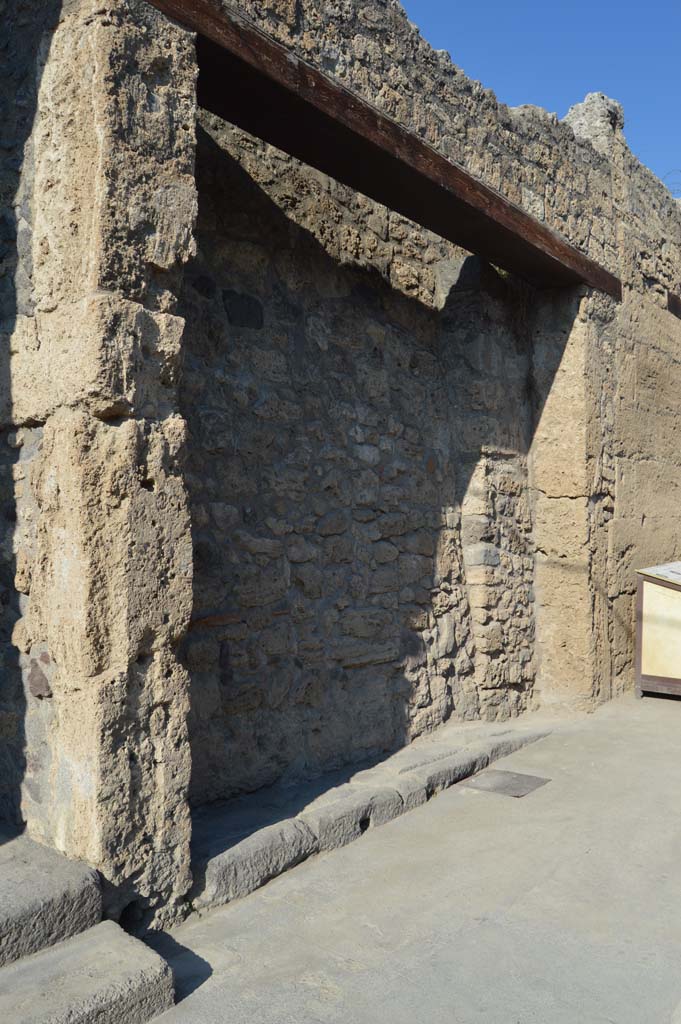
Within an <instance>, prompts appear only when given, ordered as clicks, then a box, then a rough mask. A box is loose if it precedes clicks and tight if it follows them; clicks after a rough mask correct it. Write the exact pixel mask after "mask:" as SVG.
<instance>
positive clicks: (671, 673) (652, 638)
mask: <svg viewBox="0 0 681 1024" xmlns="http://www.w3.org/2000/svg"><path fill="white" fill-rule="evenodd" d="M674 564H675V565H679V563H678V562H677V563H674ZM647 573H648V570H646V574H647ZM651 575H652V573H651ZM660 578H663V577H660ZM641 672H642V674H643V675H644V676H660V677H661V678H663V679H679V678H681V590H671V589H670V588H669V587H659V586H657V585H656V584H655V583H653V582H652V580H651V581H648V580H645V581H644V583H643V629H642V634H641Z"/></svg>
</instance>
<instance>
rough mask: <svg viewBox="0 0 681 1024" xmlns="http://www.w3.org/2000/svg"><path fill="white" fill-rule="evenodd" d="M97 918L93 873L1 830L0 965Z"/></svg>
mask: <svg viewBox="0 0 681 1024" xmlns="http://www.w3.org/2000/svg"><path fill="white" fill-rule="evenodd" d="M101 916H102V896H101V892H100V887H99V879H98V877H97V873H96V871H93V870H92V868H89V867H87V865H85V864H80V863H78V862H76V861H70V860H67V859H66V858H65V857H62V856H61V855H60V854H58V853H55V851H54V850H49V849H47V848H46V847H44V846H40V844H39V843H34V842H32V840H30V839H27V838H26V837H25V836H19V837H18V838H12V837H11V835H10V834H9V833H4V832H3V831H1V830H0V967H2V966H4V965H5V964H9V963H11V962H12V961H14V960H18V959H19V958H20V957H22V956H28V955H29V954H30V953H36V952H38V950H41V949H44V948H45V947H46V946H52V945H54V944H55V943H56V942H61V941H62V940H63V939H68V938H69V937H70V936H72V935H76V934H77V933H78V932H82V931H85V929H86V928H90V927H91V926H92V925H94V924H97V922H98V921H99V920H100V918H101ZM8 1019H9V1018H8Z"/></svg>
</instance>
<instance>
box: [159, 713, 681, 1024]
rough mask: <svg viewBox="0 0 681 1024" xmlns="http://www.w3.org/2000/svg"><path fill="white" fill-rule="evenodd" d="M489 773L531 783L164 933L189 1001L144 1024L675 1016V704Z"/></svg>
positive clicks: (293, 874)
mask: <svg viewBox="0 0 681 1024" xmlns="http://www.w3.org/2000/svg"><path fill="white" fill-rule="evenodd" d="M499 770H507V771H513V772H518V773H523V774H530V775H533V776H538V777H541V778H544V779H549V780H550V781H549V782H548V783H546V784H545V785H542V786H540V787H539V788H537V789H535V790H534V791H533V792H531V793H529V795H527V796H525V797H523V798H522V799H514V798H512V797H510V796H508V795H504V794H502V793H499V792H486V791H483V790H480V789H475V788H471V786H470V785H469V784H467V783H465V782H464V783H461V784H459V785H458V786H455V787H454V788H453V789H450V790H448V791H447V792H445V793H443V794H441V795H439V796H437V797H436V798H435V799H433V800H431V802H430V803H428V804H426V805H424V806H422V807H419V808H417V809H416V810H414V811H412V812H410V813H409V814H406V815H405V816H403V817H401V818H398V819H396V820H395V821H392V822H390V823H389V824H387V825H385V826H383V827H382V828H378V829H375V830H374V829H369V831H368V832H367V833H366V834H365V835H364V836H363V837H362V838H361V839H360V840H358V841H357V842H355V843H354V844H352V845H351V846H348V847H346V848H344V849H341V850H335V851H333V852H331V853H328V854H322V855H320V856H317V857H314V858H312V859H310V860H308V861H306V862H305V863H304V864H302V865H300V866H299V867H297V868H295V869H294V870H292V871H290V872H289V873H288V874H286V875H283V876H282V877H280V878H278V879H276V880H274V881H273V882H271V883H269V884H268V885H267V886H266V887H265V888H264V889H261V890H259V891H258V892H256V893H253V894H252V895H251V896H248V897H246V898H245V899H243V900H240V901H238V902H236V903H233V904H231V905H230V906H227V907H224V908H222V909H219V910H215V911H212V912H210V913H209V914H207V915H206V916H205V917H204V918H196V919H193V920H191V921H188V922H187V923H186V924H185V925H183V926H182V927H180V928H178V929H176V930H175V931H174V932H173V933H172V940H173V941H172V945H173V948H174V950H175V956H174V964H173V966H174V967H175V968H176V971H177V978H178V988H179V989H180V990H182V989H183V988H184V991H190V994H189V995H188V996H187V997H186V998H185V999H184V1001H183V1002H181V1003H180V1004H179V1005H178V1006H177V1007H175V1008H174V1009H173V1010H170V1011H168V1012H167V1013H166V1014H164V1015H163V1016H162V1017H160V1018H158V1020H159V1021H162V1022H163V1024H180V1022H186V1024H189V1022H192V1024H194V1022H196V1024H199V1022H200V1024H218V1022H220V1024H223V1022H224V1024H313V1022H320V1024H341V1022H342V1024H383V1022H385V1024H416V1022H424V1024H535V1022H536V1024H605V1022H610V1024H670V1022H672V1021H674V1024H677V1021H676V1017H675V1013H676V1011H677V1007H678V1006H679V1004H681V702H677V701H671V700H663V699H655V698H647V699H645V700H643V701H639V702H636V701H634V700H633V698H628V699H625V700H622V701H619V702H617V703H615V704H611V705H608V706H606V707H604V708H603V709H601V710H600V711H599V712H598V713H597V714H595V715H592V716H589V717H587V718H585V719H581V720H579V721H576V722H575V721H574V720H573V721H570V722H569V723H566V724H564V725H562V726H560V727H558V728H557V729H556V730H555V731H554V732H553V734H552V735H551V736H549V737H547V738H546V739H543V740H540V741H538V742H537V743H535V744H533V745H531V746H528V747H525V748H523V749H522V750H520V751H518V752H516V753H514V754H512V755H510V756H509V757H506V758H504V759H503V760H500V761H498V762H496V763H495V764H494V766H493V769H490V770H489V771H490V772H491V771H499ZM478 778H484V776H479V777H478ZM488 778H489V779H490V781H491V782H493V781H494V780H495V777H494V776H492V775H490V776H488ZM496 779H497V780H499V779H500V777H499V776H496ZM501 781H502V782H507V781H508V780H507V779H505V778H502V779H501ZM192 989H193V991H191V990H192ZM679 1019H681V1017H680V1018H679Z"/></svg>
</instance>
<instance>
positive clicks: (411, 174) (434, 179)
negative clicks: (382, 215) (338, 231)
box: [149, 0, 622, 300]
mask: <svg viewBox="0 0 681 1024" xmlns="http://www.w3.org/2000/svg"><path fill="white" fill-rule="evenodd" d="M149 2H150V3H151V4H152V5H153V6H154V7H156V8H158V9H159V10H160V11H162V12H163V13H165V14H166V15H168V16H169V17H171V18H173V19H175V20H176V21H178V22H179V23H180V24H182V25H184V26H185V27H187V28H189V29H191V30H193V31H194V32H196V33H197V36H198V38H197V55H198V64H199V82H198V101H199V104H200V105H201V106H202V107H204V108H205V109H207V110H209V111H211V112H212V113H215V114H217V115H218V116H220V117H222V118H224V119H225V120H227V121H230V122H231V123H232V124H235V125H237V126H238V127H239V128H243V129H244V130H245V131H247V132H249V133H250V134H252V135H255V136H257V137H258V138H261V139H264V140H265V141H266V142H269V143H271V144H272V145H274V146H276V147H277V148H278V149H281V150H283V151H284V152H286V153H289V154H290V155H291V156H294V157H296V158H297V159H299V160H302V161H303V162H305V163H307V164H309V165H311V166H312V167H315V168H317V169H318V170H320V171H323V172H324V173H325V174H328V175H329V176H330V177H332V178H335V179H336V180H337V181H340V182H342V183H343V184H345V185H348V186H350V187H351V188H353V189H354V190H355V191H357V192H361V193H363V194H364V195H366V196H369V197H370V198H371V199H374V200H376V201H377V202H379V203H382V204H383V205H384V206H387V207H389V208H390V209H392V210H395V211H396V212H398V213H401V214H403V215H404V216H405V217H408V218H409V219H410V220H413V221H415V222H416V223H417V224H420V225H422V226H423V227H425V228H428V229H429V230H431V231H433V232H435V233H436V234H438V235H440V236H441V237H443V238H446V239H447V240H448V241H450V242H454V243H455V244H456V245H459V246H461V247H462V248H464V249H467V250H468V251H469V252H472V253H476V254H477V255H479V256H482V257H483V258H484V259H486V260H488V261H489V262H490V263H493V264H495V265H496V266H499V267H502V268H503V269H504V270H507V271H509V272H511V273H514V274H517V275H518V276H519V277H523V278H526V279H527V280H529V281H532V282H533V283H535V284H537V285H539V286H541V287H557V286H566V285H575V284H580V283H583V284H586V285H588V286H589V287H592V288H596V289H598V290H599V291H603V292H606V293H607V294H608V295H611V296H613V297H614V298H616V299H618V300H619V299H621V297H622V285H621V282H620V281H619V280H618V278H617V277H616V276H615V275H614V274H612V273H610V271H608V270H606V269H605V268H604V267H601V266H600V265H599V264H598V263H596V262H595V261H594V260H592V259H590V258H589V257H588V256H586V255H585V254H584V253H582V252H581V251H580V250H579V249H577V248H576V247H575V246H573V245H571V244H570V243H569V242H568V241H566V239H564V238H563V237H562V236H561V235H559V234H558V232H556V231H553V230H552V229H551V228H549V227H547V225H546V224H544V223H542V222H541V221H539V220H537V219H536V218H535V217H532V216H531V215H530V214H528V213H527V212H526V211H525V210H523V209H522V208H521V207H519V206H517V205H515V204H514V203H512V202H510V201H509V200H508V199H506V198H505V197H504V196H502V195H501V194H500V193H499V192H497V191H496V190H494V189H492V188H490V187H489V186H488V185H485V184H484V183H483V182H482V181H480V180H479V179H477V178H475V177H473V175H471V174H469V173H468V172H467V171H466V170H464V168H463V167H461V166H460V165H459V164H457V163H455V162H454V161H452V160H449V159H447V158H446V157H444V156H443V155H442V154H441V153H439V152H438V151H437V150H436V149H434V148H433V147H432V146H430V145H429V144H428V143H426V142H424V141H423V139H421V138H420V137H419V136H417V135H415V134H414V133H413V132H410V131H407V129H406V128H404V127H402V125H400V124H398V123H397V122H396V121H394V120H392V119H391V118H390V117H388V116H387V115H385V114H383V113H382V112H381V111H380V110H378V109H377V108H375V107H374V106H372V105H371V104H370V103H368V102H367V101H366V100H364V99H362V98H361V97H360V96H358V95H356V94H355V93H353V92H351V91H350V90H349V89H346V88H345V87H344V86H342V85H340V84H339V83H338V82H336V81H334V80H333V79H332V78H330V77H329V76H328V75H325V74H323V73H322V72H320V71H318V70H317V69H316V68H314V67H312V66H311V65H310V64H308V63H306V62H305V61H303V60H301V59H300V58H298V57H297V56H296V55H295V54H294V53H293V52H292V51H290V50H288V49H287V48H286V47H284V46H282V45H281V44H280V43H278V42H276V41H275V40H274V39H272V38H271V37H270V36H269V35H267V34H265V33H263V32H262V31H261V30H260V29H258V28H257V27H256V26H255V25H253V24H252V23H251V22H250V21H248V20H246V19H244V18H243V17H241V16H240V15H238V14H237V13H235V12H233V11H228V10H227V9H225V8H223V7H222V6H221V5H220V4H219V3H217V2H216V0H149Z"/></svg>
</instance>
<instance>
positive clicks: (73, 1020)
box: [0, 921, 173, 1024]
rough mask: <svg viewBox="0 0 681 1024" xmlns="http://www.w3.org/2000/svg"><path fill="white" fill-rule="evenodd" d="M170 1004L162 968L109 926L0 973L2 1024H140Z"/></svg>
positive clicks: (168, 977) (168, 979)
mask: <svg viewBox="0 0 681 1024" xmlns="http://www.w3.org/2000/svg"><path fill="white" fill-rule="evenodd" d="M172 1005H173V977H172V972H171V970H170V967H169V966H168V964H167V963H165V961H164V960H162V959H161V957H160V956H158V954H157V953H154V952H153V951H152V950H151V949H149V948H148V947H147V946H145V945H144V944H143V943H142V942H139V940H138V939H133V938H132V936H130V935H126V933H125V932H124V931H123V929H122V928H119V926H118V925H117V924H114V923H113V921H103V922H102V923H101V924H98V925H96V926H95V927H94V928H90V929H89V930H88V931H86V932H83V933H82V934H81V935H77V936H75V937H74V938H71V939H67V940H66V942H61V943H59V945H58V946H54V947H52V948H51V949H46V950H43V951H42V952H41V953H36V954H35V955H34V956H31V957H26V958H25V959H23V960H20V961H19V962H18V963H16V964H10V965H9V966H8V967H3V968H2V970H0V1020H3V1021H7V1022H8V1024H9V1022H10V1021H11V1024H146V1021H149V1020H152V1019H153V1018H154V1017H156V1016H157V1015H158V1014H160V1013H162V1012H163V1011H164V1010H167V1009H168V1008H169V1007H171V1006H172Z"/></svg>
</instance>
